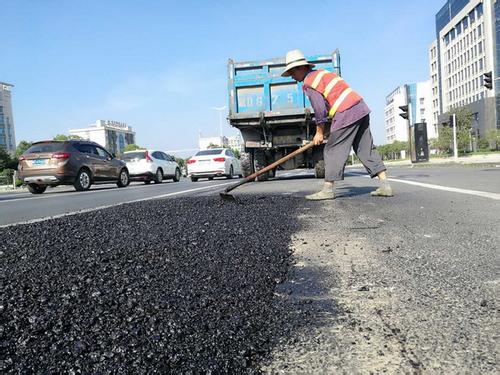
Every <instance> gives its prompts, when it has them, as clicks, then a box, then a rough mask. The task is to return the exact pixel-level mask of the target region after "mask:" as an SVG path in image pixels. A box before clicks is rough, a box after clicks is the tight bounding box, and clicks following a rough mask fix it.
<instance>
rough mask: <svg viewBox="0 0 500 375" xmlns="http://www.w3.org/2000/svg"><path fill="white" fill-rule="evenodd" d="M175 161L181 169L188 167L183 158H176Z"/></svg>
mask: <svg viewBox="0 0 500 375" xmlns="http://www.w3.org/2000/svg"><path fill="white" fill-rule="evenodd" d="M175 161H176V162H177V164H179V167H181V169H182V168H184V167H185V166H186V161H185V160H184V159H183V158H175Z"/></svg>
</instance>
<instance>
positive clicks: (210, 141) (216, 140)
mask: <svg viewBox="0 0 500 375" xmlns="http://www.w3.org/2000/svg"><path fill="white" fill-rule="evenodd" d="M210 145H215V146H218V147H228V139H227V138H226V137H224V136H222V137H201V136H200V137H199V138H198V147H199V148H200V150H206V149H207V148H208V147H209V146H210Z"/></svg>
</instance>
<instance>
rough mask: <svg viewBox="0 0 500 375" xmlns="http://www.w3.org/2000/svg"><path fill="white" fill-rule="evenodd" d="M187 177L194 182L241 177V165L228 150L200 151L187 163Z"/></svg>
mask: <svg viewBox="0 0 500 375" xmlns="http://www.w3.org/2000/svg"><path fill="white" fill-rule="evenodd" d="M187 169H188V176H189V177H190V178H191V181H193V182H196V181H198V179H199V178H203V177H206V178H208V179H209V180H211V179H213V178H214V177H227V178H233V176H234V175H238V176H240V177H241V174H242V172H241V164H240V161H239V160H238V158H237V157H236V156H235V155H234V153H233V152H232V151H231V150H230V149H228V148H213V149H208V150H201V151H198V152H197V153H196V155H194V156H193V157H191V158H190V159H189V160H188V161H187Z"/></svg>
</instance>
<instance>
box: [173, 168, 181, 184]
mask: <svg viewBox="0 0 500 375" xmlns="http://www.w3.org/2000/svg"><path fill="white" fill-rule="evenodd" d="M180 180H181V171H180V170H179V168H175V175H174V182H179V181H180Z"/></svg>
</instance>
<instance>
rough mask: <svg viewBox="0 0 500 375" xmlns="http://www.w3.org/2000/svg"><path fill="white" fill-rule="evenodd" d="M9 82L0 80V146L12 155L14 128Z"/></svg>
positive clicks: (14, 136) (14, 144)
mask: <svg viewBox="0 0 500 375" xmlns="http://www.w3.org/2000/svg"><path fill="white" fill-rule="evenodd" d="M12 87H14V86H13V85H11V84H10V83H5V82H0V147H3V148H4V149H5V150H6V151H7V152H8V153H10V154H11V155H13V154H14V153H15V151H16V132H15V130H14V116H13V114H12V95H11V89H12Z"/></svg>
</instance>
